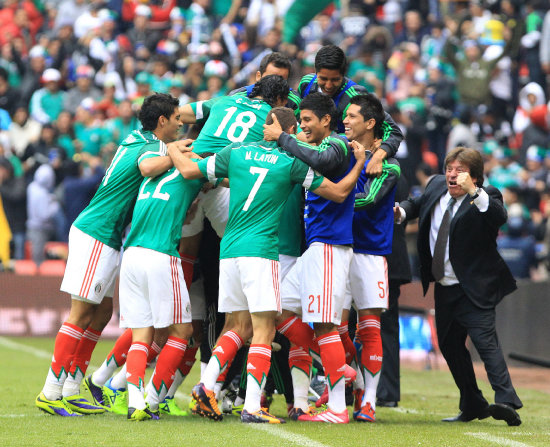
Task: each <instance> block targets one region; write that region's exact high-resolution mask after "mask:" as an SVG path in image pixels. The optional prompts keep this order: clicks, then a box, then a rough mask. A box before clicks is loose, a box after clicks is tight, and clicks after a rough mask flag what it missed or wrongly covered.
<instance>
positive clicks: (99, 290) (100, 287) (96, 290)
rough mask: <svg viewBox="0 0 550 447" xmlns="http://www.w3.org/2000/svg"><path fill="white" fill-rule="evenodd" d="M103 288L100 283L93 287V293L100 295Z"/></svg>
mask: <svg viewBox="0 0 550 447" xmlns="http://www.w3.org/2000/svg"><path fill="white" fill-rule="evenodd" d="M102 288H103V286H102V285H101V283H100V282H98V283H97V284H96V285H95V287H94V291H95V293H101V289H102Z"/></svg>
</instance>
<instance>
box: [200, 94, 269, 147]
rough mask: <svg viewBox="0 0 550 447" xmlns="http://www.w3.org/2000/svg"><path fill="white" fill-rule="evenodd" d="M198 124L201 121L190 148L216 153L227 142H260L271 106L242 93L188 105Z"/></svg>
mask: <svg viewBox="0 0 550 447" xmlns="http://www.w3.org/2000/svg"><path fill="white" fill-rule="evenodd" d="M191 107H192V109H193V112H195V117H196V118H197V122H198V123H203V122H204V123H205V124H204V127H203V128H202V130H201V133H200V135H199V137H198V138H197V139H196V140H195V142H194V143H193V148H194V149H193V151H194V152H195V153H197V154H202V153H204V152H214V153H218V152H219V151H221V150H222V149H223V148H224V147H226V146H227V145H229V144H231V143H240V142H247V141H260V140H261V139H263V137H264V123H265V119H266V118H267V114H268V113H269V111H270V110H271V106H270V105H269V104H268V103H267V102H265V101H262V100H261V99H250V98H247V97H246V96H244V95H236V96H224V97H222V98H216V99H211V100H209V101H199V102H195V103H192V104H191Z"/></svg>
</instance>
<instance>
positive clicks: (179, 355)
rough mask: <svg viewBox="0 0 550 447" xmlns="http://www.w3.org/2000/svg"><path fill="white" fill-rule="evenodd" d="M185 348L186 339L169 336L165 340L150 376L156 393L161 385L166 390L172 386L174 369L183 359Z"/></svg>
mask: <svg viewBox="0 0 550 447" xmlns="http://www.w3.org/2000/svg"><path fill="white" fill-rule="evenodd" d="M186 348H187V340H185V339H183V338H177V337H173V336H170V337H168V340H166V344H165V345H164V348H162V351H161V352H160V354H159V357H158V360H157V366H156V367H155V372H154V374H153V378H152V383H153V387H154V388H155V390H156V392H157V393H158V394H160V392H161V390H162V387H163V386H164V387H165V388H166V392H168V390H169V389H170V387H171V386H172V382H173V381H174V376H175V374H176V369H177V368H178V366H179V365H180V363H181V361H182V359H183V356H184V354H185V349H186Z"/></svg>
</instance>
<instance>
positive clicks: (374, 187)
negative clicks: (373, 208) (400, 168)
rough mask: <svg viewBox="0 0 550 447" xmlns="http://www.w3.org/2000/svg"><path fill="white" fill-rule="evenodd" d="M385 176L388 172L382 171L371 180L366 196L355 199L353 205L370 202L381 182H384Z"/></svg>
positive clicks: (380, 186) (363, 204) (378, 189)
mask: <svg viewBox="0 0 550 447" xmlns="http://www.w3.org/2000/svg"><path fill="white" fill-rule="evenodd" d="M387 177H388V173H387V172H383V173H382V175H381V176H380V177H378V178H377V179H375V180H374V181H373V183H372V185H371V188H370V191H369V195H368V196H367V197H365V198H364V199H357V200H355V206H356V207H357V206H365V205H368V204H370V203H372V201H373V200H374V198H375V197H376V194H378V191H380V188H382V184H383V183H384V180H386V178H387Z"/></svg>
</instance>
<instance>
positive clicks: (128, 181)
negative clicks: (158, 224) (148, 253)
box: [35, 94, 181, 416]
mask: <svg viewBox="0 0 550 447" xmlns="http://www.w3.org/2000/svg"><path fill="white" fill-rule="evenodd" d="M139 119H140V121H141V123H142V125H143V130H142V131H133V132H132V133H131V134H130V135H129V136H128V137H127V138H126V139H125V140H124V141H123V143H122V144H121V145H120V147H119V148H118V150H117V152H116V154H115V156H114V158H113V161H112V163H111V165H110V166H109V168H108V169H107V171H106V173H105V176H104V177H103V180H102V181H101V184H100V186H99V189H98V191H97V192H96V194H95V195H94V197H93V198H92V200H91V202H90V204H89V205H88V206H87V207H86V209H84V211H83V212H82V213H81V214H80V215H79V217H78V218H77V219H76V220H75V222H74V223H73V225H72V227H71V230H70V233H69V258H68V260H67V267H66V269H65V276H64V278H63V282H62V284H61V290H63V291H65V292H67V293H69V294H70V295H71V311H70V314H69V317H68V318H67V320H66V321H65V322H64V323H63V325H62V326H61V329H60V330H59V333H58V334H57V337H56V340H55V346H54V352H53V359H52V363H51V367H50V370H49V372H48V375H47V377H46V383H45V385H44V388H43V389H42V392H41V393H40V394H39V395H38V397H37V398H36V401H35V402H36V406H37V407H38V408H39V409H40V410H43V411H45V412H47V413H50V414H54V415H60V416H78V415H80V413H85V414H88V413H101V412H103V411H105V409H104V408H103V407H100V406H97V405H92V404H91V403H90V402H88V401H87V400H86V399H84V398H83V397H82V396H81V395H80V391H79V389H80V381H81V380H82V378H83V377H84V373H85V370H86V367H87V363H88V362H89V359H90V357H91V355H92V351H93V349H94V347H95V344H96V342H97V340H98V338H99V336H100V334H101V331H102V330H103V328H104V327H105V325H106V324H107V322H108V321H109V320H110V318H111V314H112V306H113V300H112V296H113V291H114V286H115V279H116V275H117V272H118V262H119V250H120V247H121V245H122V242H121V241H122V232H123V230H124V228H125V227H126V225H127V223H128V222H129V219H130V216H131V209H132V206H133V204H134V200H135V198H136V196H137V193H138V188H139V185H140V183H141V180H142V179H143V177H144V176H145V177H154V176H156V175H158V174H160V173H162V172H164V171H166V170H167V169H169V168H170V167H171V166H172V161H171V159H170V157H168V156H167V155H166V148H167V144H170V145H175V147H180V142H175V139H176V138H177V135H178V131H179V129H180V127H181V121H180V117H179V109H178V100H177V99H175V98H172V97H171V96H169V95H162V94H155V95H151V96H149V97H148V98H147V99H146V101H144V104H143V107H142V109H141V111H140V115H139ZM71 364H72V365H71ZM68 375H70V376H72V377H73V378H74V380H72V381H71V383H65V382H66V379H67V376H68ZM64 385H66V386H64ZM67 385H69V386H67Z"/></svg>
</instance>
